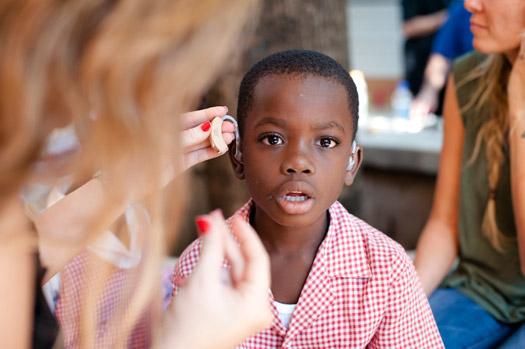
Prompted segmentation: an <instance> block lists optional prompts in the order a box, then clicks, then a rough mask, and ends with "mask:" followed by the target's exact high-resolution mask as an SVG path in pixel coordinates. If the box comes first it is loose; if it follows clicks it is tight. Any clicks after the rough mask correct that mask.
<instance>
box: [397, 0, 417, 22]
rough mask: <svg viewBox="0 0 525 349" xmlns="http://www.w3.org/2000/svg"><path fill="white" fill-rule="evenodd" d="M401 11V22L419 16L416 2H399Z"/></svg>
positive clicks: (408, 0) (413, 0) (414, 0)
mask: <svg viewBox="0 0 525 349" xmlns="http://www.w3.org/2000/svg"><path fill="white" fill-rule="evenodd" d="M401 7H402V9H403V20H404V21H406V20H409V19H410V18H412V17H415V16H417V15H418V14H419V9H418V0H401Z"/></svg>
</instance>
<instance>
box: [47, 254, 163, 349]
mask: <svg viewBox="0 0 525 349" xmlns="http://www.w3.org/2000/svg"><path fill="white" fill-rule="evenodd" d="M88 266H89V268H88ZM107 268H110V270H109V274H107V275H106V279H105V282H104V284H103V285H101V287H102V289H101V290H100V291H101V292H100V293H99V294H98V298H97V302H96V305H95V307H96V309H95V312H94V314H93V316H95V320H94V323H95V333H94V345H95V347H96V348H115V347H119V346H120V347H121V346H122V345H119V344H117V343H119V342H118V340H119V339H120V338H122V337H123V335H124V332H118V331H115V328H112V327H110V325H111V324H112V323H114V322H115V321H118V320H119V319H121V318H119V317H118V316H122V314H123V313H122V312H123V311H126V310H127V309H126V308H124V309H121V308H120V307H122V306H123V304H122V303H123V302H126V300H129V299H131V297H132V295H133V293H134V292H135V291H136V289H137V288H138V283H139V282H140V274H138V273H137V272H136V270H133V269H121V268H118V267H115V266H112V265H111V264H110V263H109V262H107V261H105V260H102V259H100V258H98V257H97V256H96V255H94V254H93V253H92V252H89V251H87V252H84V253H82V254H80V255H78V256H77V257H75V258H74V259H73V260H71V261H70V262H69V263H68V264H67V265H66V267H65V268H64V269H63V270H62V271H61V272H60V274H61V289H60V297H59V299H58V303H57V306H56V310H55V316H56V318H57V320H58V322H59V324H60V330H61V332H62V336H63V339H64V347H65V348H69V349H73V348H79V347H80V346H81V342H80V339H81V338H80V337H81V328H80V326H81V321H82V315H83V310H85V292H84V290H85V288H86V285H88V284H89V283H94V282H100V281H101V279H100V278H102V277H103V275H105V274H106V273H107V272H108V270H107ZM159 296H160V295H159ZM132 326H133V329H132V330H131V332H130V333H129V334H128V338H127V340H126V344H125V347H126V348H149V347H150V346H151V341H152V333H151V328H150V326H151V314H150V313H149V311H148V310H146V311H145V313H144V314H143V315H142V316H140V317H139V319H137V323H136V324H132ZM120 330H121V331H125V330H126V329H124V328H120ZM128 330H129V329H128Z"/></svg>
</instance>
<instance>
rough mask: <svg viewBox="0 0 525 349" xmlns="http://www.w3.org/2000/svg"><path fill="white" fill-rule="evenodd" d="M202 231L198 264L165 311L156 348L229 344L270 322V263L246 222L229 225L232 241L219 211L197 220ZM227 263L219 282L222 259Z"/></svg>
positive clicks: (220, 346)
mask: <svg viewBox="0 0 525 349" xmlns="http://www.w3.org/2000/svg"><path fill="white" fill-rule="evenodd" d="M199 227H200V229H201V232H202V234H203V237H202V249H201V255H200V259H199V263H198V265H197V267H196V268H195V270H194V272H193V274H192V275H191V276H190V277H189V278H188V279H186V280H185V284H184V285H183V286H181V288H180V290H179V292H178V294H177V296H176V297H175V298H174V301H173V303H172V305H171V307H170V309H169V310H168V313H167V315H166V319H165V323H164V335H163V338H162V339H163V340H162V346H163V347H166V348H196V349H200V348H231V347H233V346H235V345H237V344H238V343H240V342H241V341H242V340H243V339H244V338H246V337H249V336H250V335H253V334H254V333H256V332H258V331H260V330H263V329H264V328H267V327H268V326H270V324H271V321H272V315H271V310H270V302H269V298H268V290H269V287H270V264H269V258H268V255H267V254H266V251H265V249H264V247H263V245H262V243H261V241H260V240H259V238H258V237H257V234H256V233H255V231H254V230H253V229H252V228H251V227H250V225H249V224H248V223H246V222H244V221H241V220H235V221H234V222H233V224H232V230H233V233H234V235H235V236H236V238H237V240H238V241H239V243H240V244H237V243H236V242H235V241H234V240H233V238H232V236H231V235H230V234H229V233H228V230H227V228H226V225H225V223H224V219H223V218H222V214H221V213H219V212H217V211H215V212H213V213H211V214H210V215H207V216H203V217H201V218H200V224H199ZM224 258H227V259H228V261H229V262H230V264H231V267H232V269H231V272H230V278H231V280H228V281H225V280H224V269H223V268H222V264H223V260H224Z"/></svg>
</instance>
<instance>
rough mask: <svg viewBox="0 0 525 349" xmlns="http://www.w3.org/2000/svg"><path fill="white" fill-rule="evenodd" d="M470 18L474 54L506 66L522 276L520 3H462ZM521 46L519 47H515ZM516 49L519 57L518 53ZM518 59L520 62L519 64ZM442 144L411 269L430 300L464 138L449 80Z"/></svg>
mask: <svg viewBox="0 0 525 349" xmlns="http://www.w3.org/2000/svg"><path fill="white" fill-rule="evenodd" d="M465 8H466V9H467V10H468V11H470V12H472V19H471V23H472V24H473V25H472V26H471V30H472V33H473V34H474V40H473V44H474V48H475V49H476V50H478V51H480V52H482V53H487V54H493V53H503V54H505V55H506V57H507V58H508V60H509V62H510V63H512V65H513V66H512V71H511V74H510V78H509V83H508V85H507V92H508V107H509V127H510V130H511V132H510V133H509V145H510V169H511V191H512V201H513V208H514V217H515V222H516V228H517V237H518V245H519V254H520V261H521V269H522V274H524V275H525V216H524V215H523V214H520V212H524V210H525V200H524V199H523V198H524V197H525V184H524V181H525V165H524V162H523V161H522V160H521V159H523V157H524V156H525V138H524V135H525V122H524V120H525V98H524V96H525V59H524V58H525V52H524V51H525V44H524V43H523V42H521V41H520V34H521V32H522V30H523V29H524V28H525V3H524V2H523V1H520V0H468V1H465ZM520 44H521V46H520ZM520 47H521V52H520ZM520 57H521V58H520ZM443 118H444V121H445V123H444V140H443V149H442V152H441V159H440V168H439V173H438V178H437V184H436V192H435V195H434V202H433V206H432V211H431V213H430V218H429V219H428V221H427V223H426V225H425V228H424V229H423V232H422V233H421V237H420V239H419V241H418V245H417V249H416V260H415V266H416V269H417V271H418V273H419V276H420V278H421V283H422V284H423V288H424V289H425V292H426V293H427V295H430V294H431V293H432V292H433V291H434V290H435V288H436V287H437V286H438V285H439V283H440V282H441V281H442V280H443V278H444V277H445V275H446V274H447V273H448V271H449V270H450V266H451V265H452V262H453V261H454V258H455V257H456V256H457V253H458V252H457V250H458V242H457V240H458V238H457V233H458V232H457V224H458V205H459V204H458V203H459V196H458V195H459V181H460V176H461V157H462V146H463V140H464V136H465V130H464V126H463V122H462V120H461V113H460V110H459V105H458V101H457V97H456V89H455V86H454V79H453V77H450V78H449V82H448V86H447V91H446V94H445V102H444V110H443Z"/></svg>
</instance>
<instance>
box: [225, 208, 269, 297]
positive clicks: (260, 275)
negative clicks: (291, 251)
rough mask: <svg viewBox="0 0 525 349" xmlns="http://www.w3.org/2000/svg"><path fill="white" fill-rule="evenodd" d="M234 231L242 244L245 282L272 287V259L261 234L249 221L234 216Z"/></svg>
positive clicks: (261, 286) (251, 284)
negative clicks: (260, 237)
mask: <svg viewBox="0 0 525 349" xmlns="http://www.w3.org/2000/svg"><path fill="white" fill-rule="evenodd" d="M232 231H233V234H234V235H235V237H236V238H237V240H238V241H239V244H240V246H241V253H242V255H243V259H244V263H245V266H244V282H245V283H246V284H247V285H249V286H250V288H251V287H257V288H264V287H266V289H269V288H270V259H269V257H268V254H267V253H266V250H265V249H264V246H263V244H262V242H261V240H260V239H259V236H258V235H257V233H256V232H255V230H253V228H252V227H251V226H250V224H249V223H247V222H245V221H244V220H242V219H238V218H234V219H233V222H232Z"/></svg>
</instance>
